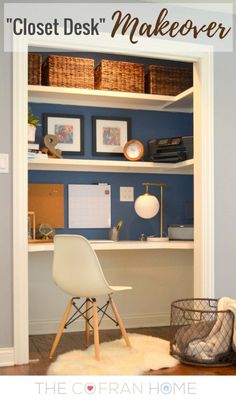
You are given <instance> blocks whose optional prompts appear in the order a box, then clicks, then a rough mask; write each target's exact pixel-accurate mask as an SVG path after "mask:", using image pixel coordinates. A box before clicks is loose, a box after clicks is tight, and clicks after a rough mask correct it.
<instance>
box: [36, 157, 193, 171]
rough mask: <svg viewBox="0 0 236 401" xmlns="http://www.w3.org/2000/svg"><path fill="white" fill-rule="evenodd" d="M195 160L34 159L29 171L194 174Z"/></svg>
mask: <svg viewBox="0 0 236 401" xmlns="http://www.w3.org/2000/svg"><path fill="white" fill-rule="evenodd" d="M193 163H194V162H193V159H190V160H185V161H183V162H179V163H153V162H130V161H117V160H114V161H113V160H94V159H89V160H86V159H53V158H51V159H50V158H48V159H43V160H40V159H34V160H29V163H28V166H29V170H47V171H94V172H97V171H99V172H111V173H112V172H116V173H119V172H120V173H143V174H146V173H147V174H193Z"/></svg>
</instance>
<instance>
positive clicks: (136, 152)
mask: <svg viewBox="0 0 236 401" xmlns="http://www.w3.org/2000/svg"><path fill="white" fill-rule="evenodd" d="M124 155H125V157H126V159H128V160H140V159H141V158H142V157H143V155H144V146H143V144H142V142H140V141H137V140H136V139H133V140H131V141H129V142H127V143H126V145H125V147H124Z"/></svg>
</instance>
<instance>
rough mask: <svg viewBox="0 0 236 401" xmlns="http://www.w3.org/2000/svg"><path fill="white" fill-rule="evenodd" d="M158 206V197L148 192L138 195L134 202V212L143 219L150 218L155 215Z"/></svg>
mask: <svg viewBox="0 0 236 401" xmlns="http://www.w3.org/2000/svg"><path fill="white" fill-rule="evenodd" d="M159 208H160V204H159V201H158V199H157V198H156V197H155V196H154V195H150V194H149V193H145V194H144V195H141V196H139V197H138V198H137V199H136V201H135V204H134V209H135V212H136V213H137V215H138V216H140V217H142V218H143V219H151V218H152V217H154V216H156V214H157V213H158V211H159Z"/></svg>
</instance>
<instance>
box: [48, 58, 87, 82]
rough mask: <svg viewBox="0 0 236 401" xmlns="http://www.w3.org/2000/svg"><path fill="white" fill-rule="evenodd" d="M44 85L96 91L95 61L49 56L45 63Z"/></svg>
mask: <svg viewBox="0 0 236 401" xmlns="http://www.w3.org/2000/svg"><path fill="white" fill-rule="evenodd" d="M43 84H44V85H48V86H63V87H68V88H84V89H94V60H92V59H89V58H79V57H68V56H48V58H47V59H46V60H45V62H44V63H43Z"/></svg>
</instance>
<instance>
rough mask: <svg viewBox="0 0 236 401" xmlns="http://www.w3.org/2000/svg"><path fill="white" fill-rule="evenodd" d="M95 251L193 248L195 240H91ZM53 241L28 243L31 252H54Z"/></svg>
mask: <svg viewBox="0 0 236 401" xmlns="http://www.w3.org/2000/svg"><path fill="white" fill-rule="evenodd" d="M91 244H92V247H93V249H94V250H95V251H113V250H114V251H116V250H133V249H135V250H142V249H143V250H145V249H193V248H194V242H193V241H167V242H151V241H150V242H149V241H114V242H106V241H104V242H102V241H99V240H98V241H97V242H96V241H91ZM53 250H54V244H53V243H43V244H39V243H35V244H33V243H31V244H29V245H28V251H29V252H52V251H53Z"/></svg>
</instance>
